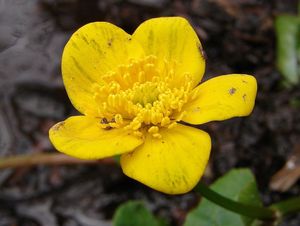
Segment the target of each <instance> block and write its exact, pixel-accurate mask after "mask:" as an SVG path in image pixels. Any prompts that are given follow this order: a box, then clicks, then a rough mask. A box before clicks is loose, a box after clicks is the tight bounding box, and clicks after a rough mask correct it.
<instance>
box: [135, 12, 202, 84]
mask: <svg viewBox="0 0 300 226" xmlns="http://www.w3.org/2000/svg"><path fill="white" fill-rule="evenodd" d="M132 37H133V39H134V40H138V41H139V42H140V44H141V45H142V46H143V48H144V51H145V53H146V55H155V56H156V57H158V62H159V64H160V65H159V67H160V68H164V64H165V63H164V62H165V60H168V61H169V62H172V61H173V60H175V61H177V63H178V65H176V66H175V68H174V72H175V73H176V76H177V77H176V79H177V80H178V82H180V81H181V80H180V78H181V77H182V76H183V75H184V73H185V72H189V73H190V75H191V77H192V78H191V80H192V85H193V87H195V86H196V85H197V84H198V83H199V82H200V80H201V78H202V76H203V73H204V70H205V59H204V56H203V50H202V46H201V43H200V41H199V39H198V36H197V34H196V32H195V31H194V29H193V28H192V27H191V25H190V24H189V22H188V21H187V20H186V19H184V18H182V17H161V18H154V19H150V20H147V21H145V22H144V23H142V24H141V25H140V26H139V27H138V28H137V29H136V30H135V32H134V33H133V35H132Z"/></svg>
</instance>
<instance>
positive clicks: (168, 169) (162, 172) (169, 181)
mask: <svg viewBox="0 0 300 226" xmlns="http://www.w3.org/2000/svg"><path fill="white" fill-rule="evenodd" d="M160 132H161V135H162V138H161V139H157V138H153V137H152V135H149V134H148V135H147V137H146V140H145V143H144V144H143V145H141V146H139V147H138V148H137V149H136V150H135V151H133V152H131V153H127V154H124V155H122V156H121V166H122V169H123V172H124V173H125V174H126V175H127V176H129V177H131V178H133V179H135V180H137V181H140V182H141V183H143V184H145V185H147V186H149V187H151V188H153V189H156V190H158V191H161V192H164V193H167V194H182V193H186V192H188V191H190V190H191V189H192V188H193V187H194V186H195V185H196V184H197V183H198V181H199V179H200V177H201V176H202V174H203V172H204V170H205V167H206V164H207V161H208V158H209V154H210V148H211V141H210V137H209V135H208V134H207V133H206V132H204V131H201V130H198V129H195V128H192V127H188V126H183V125H177V126H176V127H175V128H172V129H164V130H162V131H160Z"/></svg>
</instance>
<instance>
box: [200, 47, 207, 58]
mask: <svg viewBox="0 0 300 226" xmlns="http://www.w3.org/2000/svg"><path fill="white" fill-rule="evenodd" d="M198 50H199V52H200V53H201V56H202V58H203V59H204V60H205V61H206V59H207V55H206V53H205V51H204V50H203V48H202V46H201V45H200V44H198Z"/></svg>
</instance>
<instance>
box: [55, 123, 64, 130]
mask: <svg viewBox="0 0 300 226" xmlns="http://www.w3.org/2000/svg"><path fill="white" fill-rule="evenodd" d="M64 124H65V122H59V123H57V124H56V125H54V126H53V130H54V131H58V130H60V129H61V127H63V126H64Z"/></svg>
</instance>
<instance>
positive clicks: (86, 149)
mask: <svg viewBox="0 0 300 226" xmlns="http://www.w3.org/2000/svg"><path fill="white" fill-rule="evenodd" d="M49 137H50V140H51V142H52V144H53V145H54V146H55V148H56V149H57V150H59V151H60V152H63V153H65V154H67V155H70V156H73V157H77V158H81V159H100V158H105V157H109V156H113V155H118V154H122V153H125V152H129V151H132V150H133V149H134V148H136V147H137V146H139V145H140V144H142V143H143V138H138V137H136V136H132V135H129V134H128V131H126V130H124V129H116V128H114V129H110V130H105V129H102V128H101V127H100V121H99V119H96V118H91V117H87V116H74V117H70V118H68V119H67V120H65V121H63V122H60V123H58V124H56V125H54V126H53V127H52V128H51V129H50V131H49Z"/></svg>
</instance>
